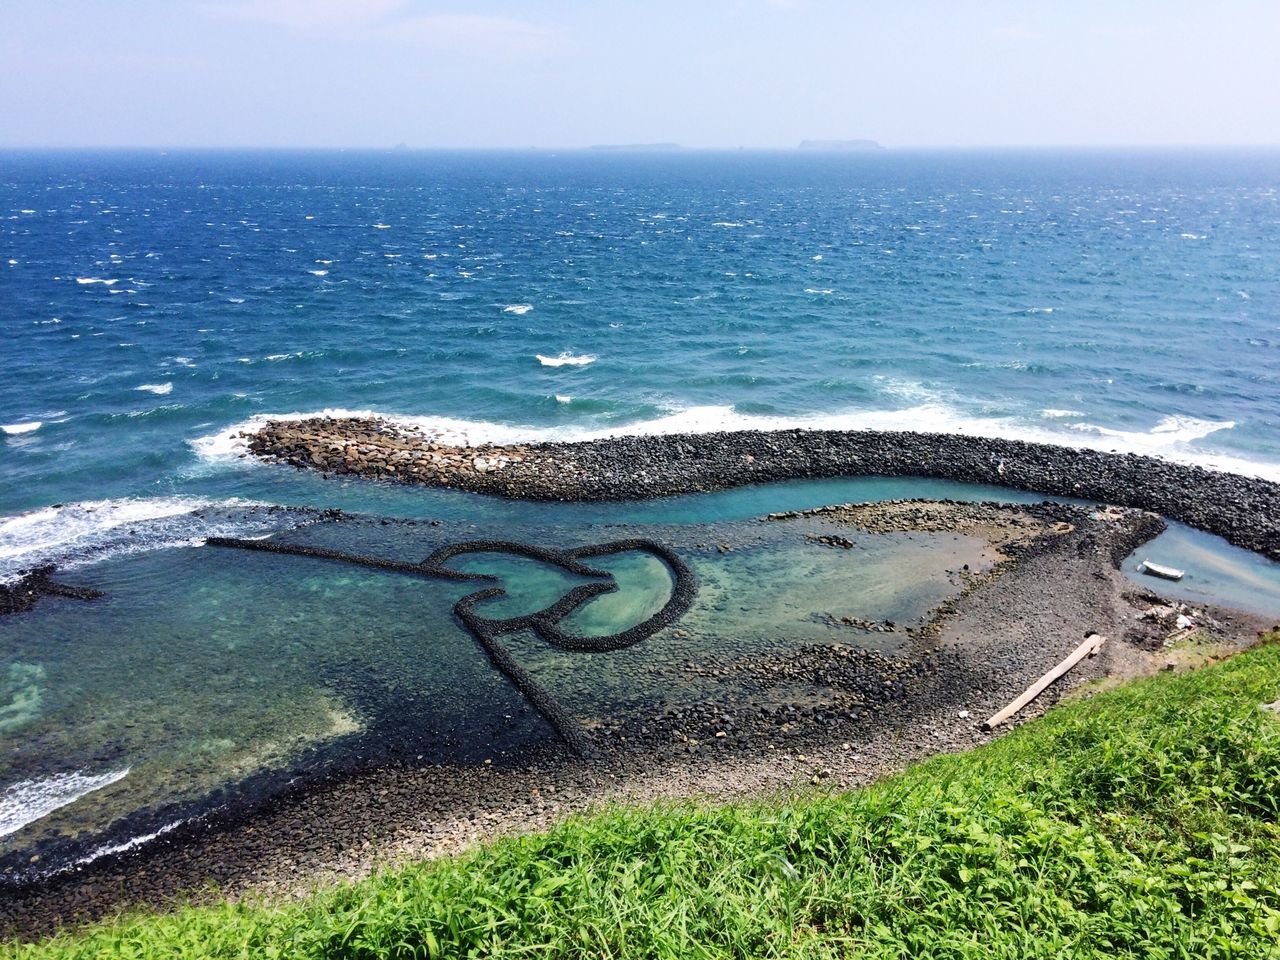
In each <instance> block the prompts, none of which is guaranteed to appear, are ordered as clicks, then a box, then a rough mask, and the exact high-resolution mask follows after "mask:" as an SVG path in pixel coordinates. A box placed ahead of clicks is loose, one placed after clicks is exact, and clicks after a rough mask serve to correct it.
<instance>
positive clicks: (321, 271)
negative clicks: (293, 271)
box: [307, 270, 329, 277]
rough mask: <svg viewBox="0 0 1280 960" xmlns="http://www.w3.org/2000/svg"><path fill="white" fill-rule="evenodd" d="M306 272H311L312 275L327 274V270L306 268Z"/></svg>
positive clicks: (325, 275)
mask: <svg viewBox="0 0 1280 960" xmlns="http://www.w3.org/2000/svg"><path fill="white" fill-rule="evenodd" d="M307 273H309V274H311V275H312V276H313V277H327V276H328V275H329V271H328V270H308V271H307Z"/></svg>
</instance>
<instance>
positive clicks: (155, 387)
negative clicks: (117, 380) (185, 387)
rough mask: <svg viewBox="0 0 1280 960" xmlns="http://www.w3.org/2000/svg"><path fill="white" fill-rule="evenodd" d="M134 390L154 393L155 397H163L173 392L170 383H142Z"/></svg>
mask: <svg viewBox="0 0 1280 960" xmlns="http://www.w3.org/2000/svg"><path fill="white" fill-rule="evenodd" d="M133 389H135V390H142V391H145V392H146V393H154V394H156V396H160V397H163V396H164V395H165V394H167V393H172V392H173V384H172V383H143V384H139V385H138V386H136V387H134V388H133Z"/></svg>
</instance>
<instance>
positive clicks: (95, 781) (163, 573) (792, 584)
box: [0, 518, 995, 867]
mask: <svg viewBox="0 0 1280 960" xmlns="http://www.w3.org/2000/svg"><path fill="white" fill-rule="evenodd" d="M833 531H838V532H839V534H840V535H841V536H842V537H843V538H844V540H843V541H842V543H843V545H835V546H833V545H831V544H830V543H821V542H817V541H815V539H814V538H815V537H817V536H821V535H823V534H824V533H825V534H830V533H832V532H833ZM499 538H501V539H503V540H512V539H514V540H518V541H520V542H524V543H529V544H532V545H535V546H540V547H547V548H553V549H565V548H570V547H585V546H589V545H592V544H598V543H604V542H612V541H617V540H626V539H630V538H646V539H649V540H652V541H655V542H657V543H659V544H662V545H663V546H665V547H666V548H668V549H669V550H670V551H672V553H673V554H675V555H676V556H678V557H679V558H680V560H681V562H682V563H683V564H686V565H687V566H688V567H689V569H691V570H692V572H693V578H694V582H695V594H694V597H693V600H692V605H691V606H690V607H689V609H688V611H687V612H686V613H685V614H684V615H683V616H682V617H681V618H680V619H679V620H678V621H677V622H675V623H672V624H670V625H667V626H665V627H663V628H662V629H660V630H658V631H657V632H656V633H654V634H653V635H652V636H648V637H647V638H645V639H643V640H642V641H640V642H636V643H635V644H634V645H632V646H628V647H626V648H625V649H621V650H614V651H611V652H607V653H591V652H586V653H584V652H578V651H572V650H565V649H559V648H557V647H555V646H552V645H550V644H548V643H546V642H544V640H543V639H542V638H541V637H540V636H538V635H537V634H535V633H534V632H533V631H532V630H521V631H518V632H512V633H509V634H507V635H505V636H503V637H502V638H501V643H502V644H503V645H504V647H505V649H507V650H508V651H509V652H510V654H511V655H512V657H514V659H515V661H516V662H517V663H518V664H519V665H520V667H521V669H523V670H524V671H527V673H528V674H529V676H530V677H532V678H533V679H534V680H535V681H536V683H537V684H538V685H540V686H541V687H542V688H543V689H545V691H547V693H548V694H549V695H550V696H551V697H552V698H553V699H554V701H555V702H556V703H557V704H558V705H559V706H560V707H561V708H562V709H563V710H564V711H566V712H567V714H568V715H569V716H570V717H571V718H572V722H573V723H574V724H577V725H580V727H581V729H582V730H583V731H585V732H586V733H587V735H589V732H590V731H591V730H592V729H594V728H595V727H597V726H599V725H600V724H601V723H603V722H605V721H616V720H618V719H619V718H626V717H640V718H643V717H645V716H647V715H649V714H651V713H653V712H655V711H657V710H660V709H665V708H669V707H670V706H671V705H672V704H679V703H702V702H707V701H708V700H714V701H716V702H720V701H723V702H724V703H733V702H736V701H739V700H742V699H743V698H744V697H746V696H747V693H746V692H745V691H741V690H735V689H732V687H731V686H726V685H725V684H724V683H723V682H720V681H715V680H708V679H706V678H699V677H696V676H694V677H686V676H683V675H681V676H675V677H674V678H673V673H672V670H671V667H672V666H673V665H679V664H686V663H690V662H695V661H698V660H699V658H705V657H718V658H724V657H730V658H734V657H750V656H758V655H761V654H765V653H769V652H774V651H787V650H794V649H795V648H796V647H797V646H798V645H802V644H807V643H818V642H822V643H840V644H845V645H852V646H865V647H872V648H876V649H881V650H888V651H892V650H894V649H896V648H897V647H899V646H901V645H902V644H904V643H906V642H907V634H906V633H905V628H906V627H907V626H909V625H918V624H920V623H922V622H923V621H924V620H925V619H926V618H927V617H928V616H929V612H930V610H931V609H932V608H933V606H935V605H936V604H937V603H938V602H939V601H941V600H942V599H944V598H945V597H947V596H948V595H951V594H954V593H955V592H956V591H958V590H959V589H960V587H961V586H962V583H963V580H962V577H961V574H960V571H961V570H962V569H963V568H964V567H965V565H966V564H967V565H968V568H969V569H970V570H978V569H981V568H983V567H984V566H986V565H989V564H990V563H991V562H993V561H994V559H995V556H994V554H993V553H992V552H991V550H990V549H989V547H988V546H987V545H986V543H985V542H984V541H981V540H977V539H974V538H971V537H966V536H955V535H950V534H945V535H931V534H911V535H907V534H869V533H859V532H857V531H851V530H849V529H848V528H836V527H834V526H832V525H830V524H828V523H826V522H824V521H822V520H818V519H805V520H797V521H791V522H788V523H785V524H782V523H762V522H758V521H729V522H722V523H711V524H682V525H672V524H666V525H659V524H627V525H617V524H607V525H603V524H602V525H587V526H574V527H571V528H556V527H546V526H540V527H539V528H538V529H537V530H536V531H535V530H525V529H519V528H513V527H512V526H511V525H508V524H504V525H502V526H501V527H500V528H496V529H491V528H486V527H485V526H484V525H476V524H461V523H452V522H441V521H436V522H435V523H429V522H426V521H408V522H387V521H380V520H376V519H368V518H364V519H360V518H352V519H346V520H342V521H331V522H324V523H317V524H314V525H311V526H307V527H303V528H300V529H297V530H293V531H290V532H288V533H285V534H280V535H278V536H277V537H276V539H277V540H278V541H281V542H287V543H290V544H296V545H305V546H309V547H319V548H325V549H329V550H341V551H345V552H348V553H356V554H361V555H371V556H376V557H380V558H385V559H389V560H394V561H407V562H414V563H416V562H418V561H420V560H422V559H423V558H424V557H426V556H427V555H428V554H430V553H432V552H433V551H434V550H436V549H438V548H440V547H442V546H445V545H447V544H455V543H459V542H464V541H475V540H486V539H499ZM584 562H586V563H587V564H588V565H589V566H591V567H592V568H593V569H594V570H595V571H596V572H597V573H598V574H600V575H601V576H591V575H582V574H579V573H573V572H571V571H568V570H565V569H563V568H561V567H559V566H556V565H554V564H549V563H546V562H542V561H540V560H538V559H533V558H529V557H524V556H517V555H512V554H509V553H502V552H498V553H463V554H460V555H457V556H454V557H452V558H451V559H450V560H449V561H448V563H447V565H448V567H449V568H450V569H452V570H455V571H458V572H462V573H470V574H486V575H488V576H490V577H496V578H497V581H496V583H497V585H499V586H501V588H502V591H503V592H502V594H501V595H498V596H493V597H490V598H488V599H484V600H481V601H479V602H478V603H477V604H476V605H475V612H476V613H477V614H479V615H481V616H483V617H485V618H489V619H491V620H495V621H498V620H506V619H508V618H512V617H521V616H525V615H527V614H530V613H533V612H536V611H538V610H543V609H545V608H547V607H549V606H551V605H553V604H555V603H556V602H557V601H558V600H559V599H560V598H561V597H563V596H565V595H566V594H567V593H569V592H570V591H572V590H573V589H574V588H575V587H579V586H581V585H582V584H584V583H592V582H596V583H607V584H609V585H611V586H613V587H614V589H611V590H609V591H608V592H602V593H599V594H597V595H595V596H593V597H591V598H590V599H588V600H587V601H586V602H584V603H581V604H580V605H578V606H576V607H575V608H574V609H572V610H571V611H570V612H569V613H568V614H567V615H566V616H564V617H563V620H562V622H561V624H560V626H561V628H562V629H563V630H564V631H565V633H566V634H568V635H570V636H578V637H588V638H589V637H599V636H605V635H611V634H618V633H622V632H624V631H626V630H628V629H629V628H631V627H633V626H634V625H636V624H638V623H641V622H643V621H645V620H646V619H648V618H649V617H652V616H653V615H654V614H655V612H656V611H658V610H660V609H662V608H663V607H664V605H665V604H667V602H668V600H669V599H670V597H671V595H672V591H673V590H674V589H675V579H674V575H673V571H672V569H671V568H670V566H669V565H668V564H667V563H665V562H664V561H663V560H662V559H661V558H660V557H658V556H656V555H654V554H652V553H646V552H644V551H643V550H630V551H625V552H620V553H616V554H610V555H607V556H601V557H588V558H585V560H584ZM61 576H62V578H63V579H64V580H66V581H68V582H73V583H76V584H81V585H86V586H92V587H95V588H97V589H99V590H101V591H103V593H104V594H105V596H104V598H103V599H101V600H98V601H92V602H83V601H76V600H67V599H58V598H52V599H45V600H43V601H41V602H40V604H39V605H38V606H37V607H36V608H35V609H34V610H32V611H30V612H27V613H23V614H18V615H15V616H10V617H7V618H5V620H4V621H3V622H2V623H0V643H2V646H0V684H2V686H0V750H2V751H3V753H2V754H0V757H2V758H3V759H0V785H3V790H4V792H3V793H0V834H2V835H0V856H4V860H5V863H6V864H7V865H8V866H10V867H11V866H13V865H14V864H18V863H21V862H22V861H23V860H24V858H25V856H26V854H27V853H29V852H30V851H32V850H35V849H42V850H45V849H47V850H48V851H50V857H52V858H53V860H55V861H56V860H57V859H58V857H61V858H63V859H64V860H65V859H66V858H69V857H74V858H83V857H90V856H93V855H94V853H95V851H97V850H100V849H101V846H102V844H101V842H100V837H101V835H103V832H104V831H106V830H107V828H110V827H113V826H114V827H115V828H116V829H117V833H118V830H119V828H120V825H121V824H125V823H131V822H136V823H141V824H145V825H146V826H147V830H146V832H154V831H155V830H156V829H159V828H163V827H164V826H165V825H167V824H169V823H171V822H173V821H174V820H175V819H180V818H181V817H183V816H185V815H187V814H189V813H190V812H191V811H196V810H200V809H204V808H207V807H208V806H209V805H211V804H216V803H223V802H235V801H236V800H237V791H241V790H252V791H262V790H264V789H271V788H272V785H275V786H279V785H280V784H286V783H288V782H289V781H292V780H298V779H303V780H305V779H306V778H308V777H314V776H319V775H322V774H324V773H326V772H329V771H332V770H341V769H355V768H358V767H359V766H360V765H363V764H379V763H405V762H408V763H432V762H443V763H480V762H483V761H486V760H487V761H491V762H493V763H495V764H502V763H508V762H518V761H519V760H521V759H522V758H525V757H528V756H530V755H532V754H533V753H535V752H537V751H539V750H544V749H549V748H554V747H555V746H556V743H557V740H558V738H557V736H556V730H555V728H554V727H553V726H552V725H551V724H549V723H548V722H547V719H546V718H545V715H544V713H542V712H540V711H539V710H538V709H536V708H535V707H534V706H533V705H531V703H530V701H529V699H528V698H527V697H526V696H524V695H523V694H522V693H521V692H520V691H519V690H518V689H516V688H515V687H513V685H512V684H511V683H510V682H509V681H508V679H507V677H506V676H504V674H503V673H502V672H500V671H499V670H498V669H495V666H494V664H493V662H491V660H490V659H489V657H488V656H487V655H486V653H485V651H484V649H482V647H481V645H479V644H478V643H477V642H476V639H475V638H474V637H473V636H472V635H471V634H470V633H468V631H467V630H466V629H464V628H463V626H462V624H461V623H460V622H459V620H458V619H457V617H456V616H455V613H454V608H455V604H457V602H458V601H459V600H460V599H461V598H462V597H464V596H466V595H470V594H473V593H475V592H476V590H477V589H482V588H488V587H492V586H493V585H494V583H493V582H477V581H465V580H463V581H459V580H450V579H443V578H438V577H430V576H416V575H406V574H404V573H401V572H395V571H384V570H378V569H371V568H369V567H364V566H356V565H352V564H349V563H344V562H340V561H337V560H332V559H322V558H316V557H310V556H293V555H280V554H275V553H267V552H256V551H253V550H245V549H226V548H219V547H213V546H205V547H197V548H184V549H163V550H155V551H151V552H146V553H140V554H134V555H129V556H124V557H120V558H117V559H111V560H104V561H102V562H100V563H97V564H93V565H89V566H84V567H80V568H77V569H75V570H71V571H67V572H65V573H64V574H62V575H61ZM841 618H847V619H846V620H842V619H841ZM871 622H874V623H876V624H884V623H886V622H892V624H893V627H888V626H885V627H883V628H882V632H881V631H869V630H866V629H862V628H859V627H858V626H857V625H856V624H860V623H871ZM264 777H265V779H264ZM140 817H141V819H139V818H140ZM130 818H132V820H130ZM139 829H141V828H139ZM118 839H119V838H118V837H113V840H116V841H118ZM46 862H48V861H46Z"/></svg>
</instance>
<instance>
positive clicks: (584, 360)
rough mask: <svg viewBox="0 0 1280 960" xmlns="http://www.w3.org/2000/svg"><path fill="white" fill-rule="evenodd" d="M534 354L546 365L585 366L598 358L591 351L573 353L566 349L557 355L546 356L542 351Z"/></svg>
mask: <svg viewBox="0 0 1280 960" xmlns="http://www.w3.org/2000/svg"><path fill="white" fill-rule="evenodd" d="M534 356H535V357H537V358H538V362H539V363H540V364H542V365H543V366H544V367H585V366H586V365H587V364H589V363H595V362H596V358H595V357H593V356H592V355H591V354H589V353H583V354H572V353H569V352H568V351H566V352H564V353H562V354H560V355H559V356H555V357H546V356H543V355H542V354H540V353H535V354H534Z"/></svg>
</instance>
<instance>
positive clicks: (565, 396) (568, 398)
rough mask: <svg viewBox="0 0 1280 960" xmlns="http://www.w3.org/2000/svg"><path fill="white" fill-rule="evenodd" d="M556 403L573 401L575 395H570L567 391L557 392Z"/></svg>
mask: <svg viewBox="0 0 1280 960" xmlns="http://www.w3.org/2000/svg"><path fill="white" fill-rule="evenodd" d="M556 403H573V397H571V396H569V395H568V394H566V393H557V394H556Z"/></svg>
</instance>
